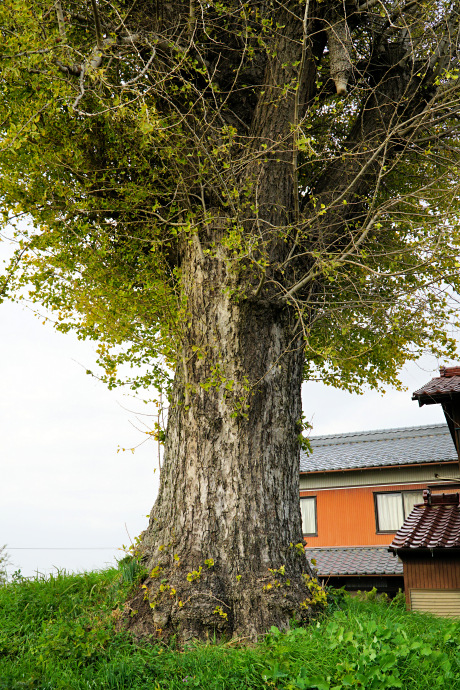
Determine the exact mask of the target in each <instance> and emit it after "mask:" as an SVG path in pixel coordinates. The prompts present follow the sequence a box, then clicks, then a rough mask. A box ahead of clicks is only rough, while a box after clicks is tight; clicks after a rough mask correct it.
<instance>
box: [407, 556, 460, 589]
mask: <svg viewBox="0 0 460 690" xmlns="http://www.w3.org/2000/svg"><path fill="white" fill-rule="evenodd" d="M404 584H405V588H406V591H409V590H411V589H460V561H458V560H453V559H452V560H447V559H446V560H442V559H439V558H426V559H423V560H418V559H417V560H410V561H406V562H405V563H404Z"/></svg>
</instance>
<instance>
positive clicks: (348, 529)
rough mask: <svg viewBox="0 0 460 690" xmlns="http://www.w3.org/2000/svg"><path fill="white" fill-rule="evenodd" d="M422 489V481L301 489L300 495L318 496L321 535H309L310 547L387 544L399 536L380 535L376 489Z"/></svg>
mask: <svg viewBox="0 0 460 690" xmlns="http://www.w3.org/2000/svg"><path fill="white" fill-rule="evenodd" d="M388 490H390V491H411V490H418V491H420V490H421V487H420V485H419V484H414V485H411V484H409V485H408V484H403V485H397V484H395V485H392V486H391V487H389V486H374V487H360V488H351V489H340V490H338V489H323V490H321V491H319V490H318V491H301V492H300V496H316V510H317V525H318V536H317V537H306V538H305V540H306V542H307V544H308V546H310V547H319V546H379V545H381V546H385V545H386V544H390V543H391V541H392V540H393V537H394V535H395V533H394V532H392V533H389V534H377V532H376V526H375V509H374V492H378V491H388Z"/></svg>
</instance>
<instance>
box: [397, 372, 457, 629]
mask: <svg viewBox="0 0 460 690" xmlns="http://www.w3.org/2000/svg"><path fill="white" fill-rule="evenodd" d="M439 374H440V375H439V376H438V377H436V378H434V379H432V380H431V381H429V382H428V383H427V384H426V385H425V386H423V388H420V390H418V391H416V392H415V393H414V394H413V396H412V399H413V400H417V401H418V403H419V405H420V406H422V405H433V404H441V405H442V409H443V411H444V415H445V417H446V422H447V425H448V427H449V431H450V433H451V436H452V440H453V442H454V444H455V447H456V450H457V457H458V458H460V367H449V368H445V367H442V368H441V370H440V372H439ZM436 477H437V479H438V482H439V483H438V484H437V485H433V486H431V487H430V486H429V487H428V489H427V490H425V491H424V492H423V503H419V504H417V505H415V506H414V508H413V510H412V511H411V513H410V514H409V515H408V516H407V517H406V519H405V521H404V524H403V525H402V527H401V528H400V529H399V530H398V531H397V532H396V535H395V537H394V539H393V541H392V542H391V544H390V546H389V550H390V551H392V552H393V553H394V554H395V555H397V556H398V557H399V558H400V559H401V561H402V563H403V573H404V589H405V593H406V602H407V607H408V609H411V610H413V611H426V612H429V613H433V614H435V615H439V616H448V617H455V618H460V505H459V494H458V493H453V492H452V493H450V492H449V493H444V492H443V493H440V491H443V489H445V488H447V487H449V488H450V489H458V488H460V484H459V483H458V482H453V483H450V481H449V479H448V478H446V477H442V476H439V475H436ZM451 481H452V480H451ZM449 484H450V486H449Z"/></svg>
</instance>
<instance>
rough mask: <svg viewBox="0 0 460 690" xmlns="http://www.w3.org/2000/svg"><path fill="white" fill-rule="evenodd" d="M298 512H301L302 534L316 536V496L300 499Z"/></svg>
mask: <svg viewBox="0 0 460 690" xmlns="http://www.w3.org/2000/svg"><path fill="white" fill-rule="evenodd" d="M300 512H301V514H302V532H303V533H304V536H311V537H312V536H316V535H317V534H318V531H317V528H316V496H308V498H301V499H300Z"/></svg>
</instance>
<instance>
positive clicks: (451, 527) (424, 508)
mask: <svg viewBox="0 0 460 690" xmlns="http://www.w3.org/2000/svg"><path fill="white" fill-rule="evenodd" d="M424 494H425V496H424V500H425V502H424V503H423V504H419V505H417V506H415V507H414V509H413V510H412V512H411V513H410V515H409V516H408V517H407V518H406V520H405V521H404V524H403V526H402V527H401V529H399V530H398V531H397V532H396V534H395V537H394V539H393V541H392V542H391V544H390V547H389V548H390V549H391V550H392V551H397V550H398V549H417V548H425V549H438V548H443V549H448V548H460V505H459V495H458V494H442V495H441V496H431V495H430V494H429V492H424Z"/></svg>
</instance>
